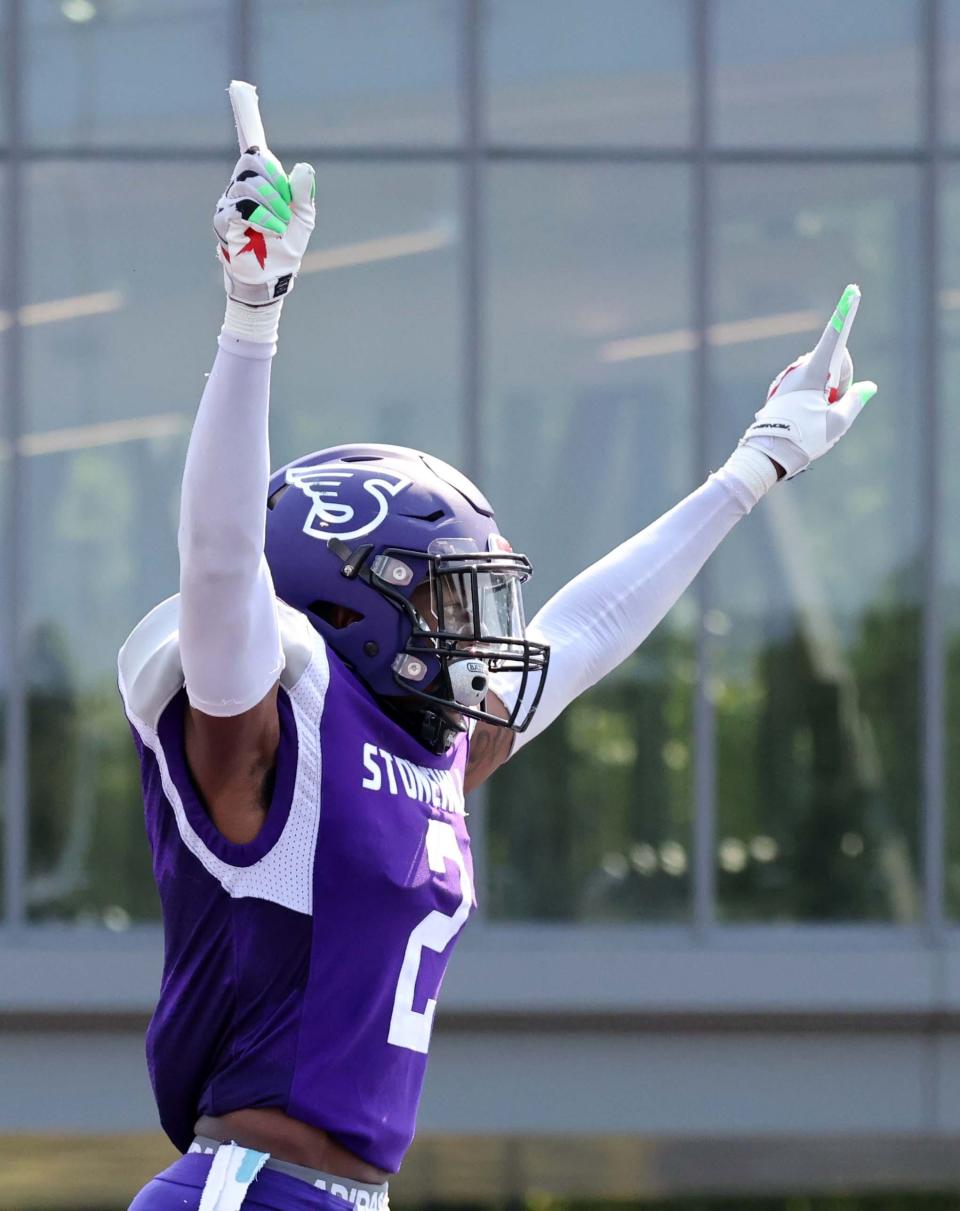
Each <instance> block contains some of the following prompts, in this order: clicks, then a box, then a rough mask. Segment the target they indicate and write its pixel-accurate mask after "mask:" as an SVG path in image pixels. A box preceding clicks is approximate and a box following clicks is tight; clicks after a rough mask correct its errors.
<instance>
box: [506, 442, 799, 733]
mask: <svg viewBox="0 0 960 1211" xmlns="http://www.w3.org/2000/svg"><path fill="white" fill-rule="evenodd" d="M747 458H749V456H747ZM747 458H745V457H744V451H743V447H741V448H740V449H739V450H738V451H737V453H736V455H735V456H734V457H733V458H732V459H731V460H730V462H729V463H728V464H727V466H726V467H723V468H721V470H719V471H717V472H715V473H714V474H713V475H711V476H710V478H709V479H708V480H707V482H706V483H705V484H703V485H702V486H701V487H699V488H698V489H697V490H696V491H695V492H692V493H691V494H690V495H689V496H688V497H687V498H686V499H685V500H682V501H681V502H680V503H679V504H678V505H676V506H674V508H672V509H671V510H670V512H669V513H665V514H664V515H663V516H662V517H660V518H658V519H657V520H656V521H655V522H653V523H652V524H651V525H649V526H647V528H646V529H645V530H641V531H640V533H639V534H635V535H634V536H633V538H629V539H627V541H626V542H624V543H622V544H621V545H620V546H619V547H617V548H616V549H615V550H613V551H611V552H610V554H609V555H605V556H604V557H603V558H602V559H601V560H599V561H598V562H597V563H595V564H593V565H592V566H591V567H589V568H587V569H586V571H584V572H581V573H580V575H579V576H577V577H575V578H574V579H573V580H571V581H570V582H569V584H566V585H564V587H563V588H562V589H561V590H560V591H559V592H558V593H556V594H555V595H554V596H553V597H551V598H550V600H549V601H548V602H547V603H546V605H545V606H544V607H543V609H542V610H540V611H539V612H538V613H537V614H536V615H535V616H534V618H533V619H532V621H531V622H530V625H529V626H528V627H527V636H528V638H530V639H533V640H536V641H537V642H538V643H548V644H549V645H550V665H549V668H548V670H547V677H546V684H545V685H544V688H543V696H542V697H541V699H540V704H539V706H538V707H537V713H536V715H535V716H534V718H533V720H532V722H531V723H530V726H529V727H528V728H527V729H526V731H523V732H519V733H518V734H517V736H516V739H515V740H514V744H513V752H514V753H516V752H518V751H519V749H520V748H522V746H523V745H524V744H527V743H528V742H529V741H530V740H532V739H533V738H534V736H538V735H539V734H540V733H541V732H542V731H543V730H544V728H546V727H548V726H549V725H550V724H551V723H552V722H553V721H554V719H556V718H557V716H558V715H559V714H560V713H561V712H562V711H563V710H565V709H566V707H568V706H569V705H570V703H571V702H573V700H574V699H575V698H577V697H578V696H579V695H580V694H582V693H583V692H584V690H587V689H589V688H590V686H592V685H595V684H596V683H597V682H598V681H599V680H600V679H601V678H602V677H605V676H606V675H607V673H609V672H611V670H613V669H614V668H616V666H617V665H618V664H620V663H621V662H622V661H624V660H626V658H627V657H628V656H629V655H630V654H631V652H633V651H635V650H636V649H637V648H638V647H639V646H640V644H641V643H643V641H644V640H645V639H646V638H647V636H648V635H649V634H650V632H651V631H652V630H653V629H654V627H655V626H656V625H657V624H658V623H659V622H660V621H661V620H662V619H663V617H664V615H665V614H666V613H667V612H668V611H669V610H670V608H671V607H672V606H673V605H675V604H676V602H677V601H678V600H679V598H680V597H681V596H682V594H683V593H684V592H685V591H686V589H687V588H688V587H689V585H690V583H691V581H692V580H693V579H694V577H695V576H696V575H697V573H698V572H699V571H700V569H701V568H702V567H703V565H704V564H705V563H706V562H707V559H708V558H709V557H710V556H711V555H712V554H713V552H714V551H715V550H716V548H717V547H718V546H719V544H720V542H721V540H722V539H724V538H725V537H726V536H727V534H729V533H730V531H731V530H732V529H733V527H734V526H735V525H736V524H737V522H738V521H739V520H740V519H741V518H742V517H745V516H746V515H747V514H748V513H749V512H750V510H751V509H752V508H753V506H754V505H755V504H756V502H757V500H758V499H759V498H760V496H762V495H763V494H764V492H766V491H767V490H768V489H769V488H770V487H772V486H773V484H774V483H775V482H776V471H775V470H774V469H773V464H772V463H770V461H769V460H768V459H767V460H766V461H765V462H764V460H765V456H764V455H762V454H757V458H755V459H754V458H749V461H747ZM758 460H759V461H758ZM733 468H735V469H733ZM535 676H536V675H535ZM490 688H491V689H492V690H493V692H494V693H495V694H496V695H497V697H498V698H500V699H501V700H502V701H503V702H504V703H505V704H506V705H507V706H508V707H510V708H511V709H512V708H513V706H514V704H515V703H516V697H517V693H518V689H519V677H518V676H517V675H516V674H509V675H505V674H496V675H494V676H493V677H492V678H491V681H490ZM535 688H536V683H535V682H534V683H533V685H532V687H531V689H535Z"/></svg>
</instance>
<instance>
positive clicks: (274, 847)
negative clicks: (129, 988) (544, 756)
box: [120, 598, 475, 1172]
mask: <svg viewBox="0 0 960 1211" xmlns="http://www.w3.org/2000/svg"><path fill="white" fill-rule="evenodd" d="M177 609H178V607H177V599H176V598H171V599H170V600H169V601H166V602H164V603H163V604H162V605H160V606H158V607H157V609H155V610H154V611H153V612H152V613H151V614H149V615H148V616H147V617H146V618H145V619H144V620H143V622H141V623H140V625H139V626H138V627H137V628H136V630H135V631H134V632H133V634H132V635H131V636H130V638H129V639H128V640H127V643H126V644H125V645H124V647H123V649H122V651H121V653H120V686H121V692H122V694H123V698H124V705H125V707H126V711H127V715H128V717H129V719H130V722H131V724H132V725H133V730H134V737H135V740H136V743H137V748H138V751H139V753H140V760H141V768H142V782H143V795H144V804H145V810H146V824H147V832H148V835H149V839H150V844H151V848H152V851H153V867H154V874H155V876H156V880H157V886H158V888H159V890H160V898H161V903H162V907H163V921H164V932H165V956H164V971H163V983H162V987H161V991H160V1001H159V1004H158V1006H157V1010H156V1012H155V1014H154V1016H153V1020H152V1022H151V1024H150V1028H149V1031H148V1034H147V1056H148V1063H149V1066H150V1074H151V1079H152V1081H153V1087H154V1092H155V1094H156V1097H157V1103H158V1105H159V1108H160V1117H161V1121H162V1123H163V1126H164V1128H165V1130H166V1131H167V1134H168V1135H169V1136H170V1138H171V1139H172V1140H173V1142H174V1143H175V1144H176V1145H177V1147H179V1148H180V1149H181V1150H182V1151H183V1150H186V1148H187V1147H188V1146H189V1144H190V1140H191V1139H192V1136H193V1125H194V1122H195V1120H196V1119H197V1117H198V1116H199V1115H200V1114H204V1113H206V1114H224V1113H226V1112H227V1111H230V1110H238V1109H243V1108H249V1107H262V1106H274V1107H278V1108H280V1109H281V1110H284V1111H286V1112H287V1113H288V1114H290V1115H292V1116H293V1117H294V1118H297V1119H300V1120H302V1121H304V1122H307V1123H311V1124H313V1125H315V1126H317V1127H322V1128H324V1129H325V1130H327V1131H329V1132H330V1133H331V1135H333V1136H335V1137H336V1138H337V1139H338V1140H339V1141H340V1142H341V1143H342V1144H343V1145H344V1146H345V1147H347V1148H349V1149H350V1150H351V1151H353V1152H355V1153H356V1154H357V1155H358V1156H360V1157H362V1158H363V1159H364V1160H366V1161H368V1162H369V1163H371V1164H373V1165H376V1166H378V1167H379V1168H382V1169H386V1170H389V1171H391V1172H395V1171H396V1170H397V1169H398V1168H399V1166H400V1161H401V1159H402V1158H403V1154H404V1152H405V1151H406V1149H407V1147H408V1145H409V1144H410V1141H411V1139H412V1138H413V1130H414V1119H415V1116H416V1109H417V1103H418V1101H419V1097H420V1090H421V1087H422V1085H423V1078H424V1071H425V1068H426V1060H427V1049H428V1046H429V1042H430V1030H431V1026H432V1022H433V1014H434V1010H435V1007H436V997H437V994H438V992H439V989H440V983H441V980H442V978H443V972H444V969H445V967H446V964H447V961H448V959H449V957H450V953H451V951H452V948H453V944H454V942H455V940H456V938H457V936H458V934H459V933H460V930H461V929H462V927H463V925H464V923H465V922H466V920H467V917H468V916H469V914H470V912H471V910H472V908H473V906H474V903H475V899H474V890H473V866H472V862H471V857H470V841H469V837H468V835H467V828H466V819H465V813H464V807H463V778H464V769H465V764H466V757H467V740H466V737H462V738H461V739H460V740H458V741H457V743H456V744H455V745H454V746H453V748H452V749H451V750H450V752H448V753H446V754H444V755H443V756H436V755H435V754H433V753H430V752H429V751H428V750H427V749H425V748H423V747H422V746H421V745H420V744H419V743H418V742H417V741H416V740H414V739H413V738H412V737H411V736H410V735H408V733H407V732H406V731H404V729H403V728H401V727H400V726H399V725H398V724H397V723H395V722H394V721H393V720H392V719H391V718H390V717H389V716H388V715H386V714H385V713H384V711H383V710H382V709H381V707H380V706H379V705H378V703H377V701H376V700H375V699H374V698H373V697H372V696H371V695H370V694H369V693H368V692H367V690H366V689H365V688H364V687H363V686H362V685H361V684H360V682H359V681H357V679H356V678H355V677H354V676H353V675H352V674H351V673H350V672H349V671H348V670H347V668H346V667H345V666H344V665H343V664H342V662H341V661H340V660H339V659H338V658H337V657H336V655H335V654H334V653H333V652H331V651H329V650H328V649H327V648H326V647H325V645H324V643H323V641H322V639H321V638H320V636H319V635H317V633H316V632H315V631H314V630H313V628H312V627H311V626H310V624H309V623H308V622H307V620H306V618H304V617H303V615H301V614H299V613H297V612H296V611H293V610H290V609H289V608H288V607H286V606H283V605H282V604H281V610H280V613H281V629H282V634H283V642H284V652H285V657H286V668H285V671H284V674H283V676H282V677H281V689H280V695H279V706H280V729H281V730H280V747H279V750H278V753H277V770H276V783H275V787H274V791H273V797H272V800H271V805H270V810H269V812H268V814H267V817H266V821H265V823H264V825H263V827H262V829H261V831H260V833H259V835H258V836H257V838H256V839H255V840H254V841H251V842H250V843H249V844H246V845H235V844H233V843H231V842H229V841H227V840H226V839H225V838H224V837H223V836H222V835H221V834H220V833H219V832H218V831H217V829H216V828H215V827H214V825H213V823H212V821H211V820H210V818H209V816H208V815H207V813H206V811H205V809H204V807H203V805H202V803H201V802H200V799H199V798H198V795H197V792H196V789H195V787H194V785H193V783H192V780H191V777H190V774H189V771H188V769H187V765H186V760H185V757H184V747H183V716H184V710H185V706H186V694H185V691H184V689H183V676H182V672H181V670H180V663H179V655H178V648H177Z"/></svg>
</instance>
